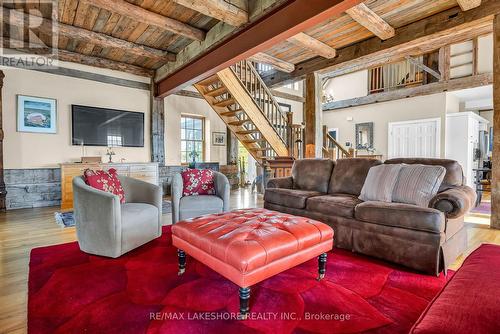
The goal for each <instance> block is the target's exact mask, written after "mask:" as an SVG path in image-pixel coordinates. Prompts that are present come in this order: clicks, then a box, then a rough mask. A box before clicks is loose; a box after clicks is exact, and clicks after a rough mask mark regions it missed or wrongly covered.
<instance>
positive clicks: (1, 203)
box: [0, 70, 7, 212]
mask: <svg viewBox="0 0 500 334" xmlns="http://www.w3.org/2000/svg"><path fill="white" fill-rule="evenodd" d="M4 77H5V75H4V74H3V71H2V70H0V211H2V212H3V211H5V209H6V206H5V198H6V197H7V190H5V182H4V178H3V137H4V134H3V124H2V118H3V117H2V88H3V78H4Z"/></svg>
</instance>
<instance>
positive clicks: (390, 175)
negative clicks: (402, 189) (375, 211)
mask: <svg viewBox="0 0 500 334" xmlns="http://www.w3.org/2000/svg"><path fill="white" fill-rule="evenodd" d="M402 166H403V165H380V166H375V167H372V168H370V170H369V171H368V176H367V177H366V180H365V184H364V185H363V188H362V189H361V194H360V195H359V199H361V200H362V201H380V202H392V193H393V191H394V187H395V186H396V182H397V181H398V176H399V171H400V170H401V168H402Z"/></svg>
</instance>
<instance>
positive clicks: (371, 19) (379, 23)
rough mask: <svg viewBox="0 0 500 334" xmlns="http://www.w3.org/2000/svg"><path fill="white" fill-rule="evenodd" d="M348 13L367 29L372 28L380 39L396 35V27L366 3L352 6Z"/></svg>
mask: <svg viewBox="0 0 500 334" xmlns="http://www.w3.org/2000/svg"><path fill="white" fill-rule="evenodd" d="M346 13H347V14H349V16H350V17H351V18H352V19H353V20H354V21H356V22H358V23H359V24H361V25H362V26H363V27H365V28H366V29H368V30H370V31H371V32H372V33H374V34H375V35H376V36H378V37H379V38H380V39H383V40H385V39H389V38H391V37H393V36H394V34H395V31H394V28H393V27H391V26H390V25H389V24H388V23H387V22H385V21H384V20H383V19H382V18H381V17H380V16H378V15H377V14H376V13H375V12H374V11H372V10H371V9H370V8H368V6H366V5H365V4H364V3H360V4H359V5H357V6H354V7H351V8H349V9H348V10H346Z"/></svg>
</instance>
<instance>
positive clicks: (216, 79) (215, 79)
mask: <svg viewBox="0 0 500 334" xmlns="http://www.w3.org/2000/svg"><path fill="white" fill-rule="evenodd" d="M216 82H220V79H219V77H218V76H217V75H216V74H214V75H212V76H211V77H208V78H206V79H204V80H201V81H199V82H198V85H202V86H205V87H206V86H210V85H213V84H214V83H216Z"/></svg>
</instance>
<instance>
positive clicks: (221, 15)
mask: <svg viewBox="0 0 500 334" xmlns="http://www.w3.org/2000/svg"><path fill="white" fill-rule="evenodd" d="M174 2H176V3H178V4H179V5H182V6H184V7H187V8H191V9H193V10H195V11H197V12H200V13H202V14H204V15H207V16H210V17H213V18H216V19H217V20H219V21H222V22H226V23H228V24H230V25H232V26H235V27H239V26H241V25H243V24H245V23H247V22H248V13H247V12H246V11H245V10H243V9H241V8H238V7H236V6H235V5H233V4H231V3H229V2H227V1H224V0H203V1H200V0H174Z"/></svg>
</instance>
